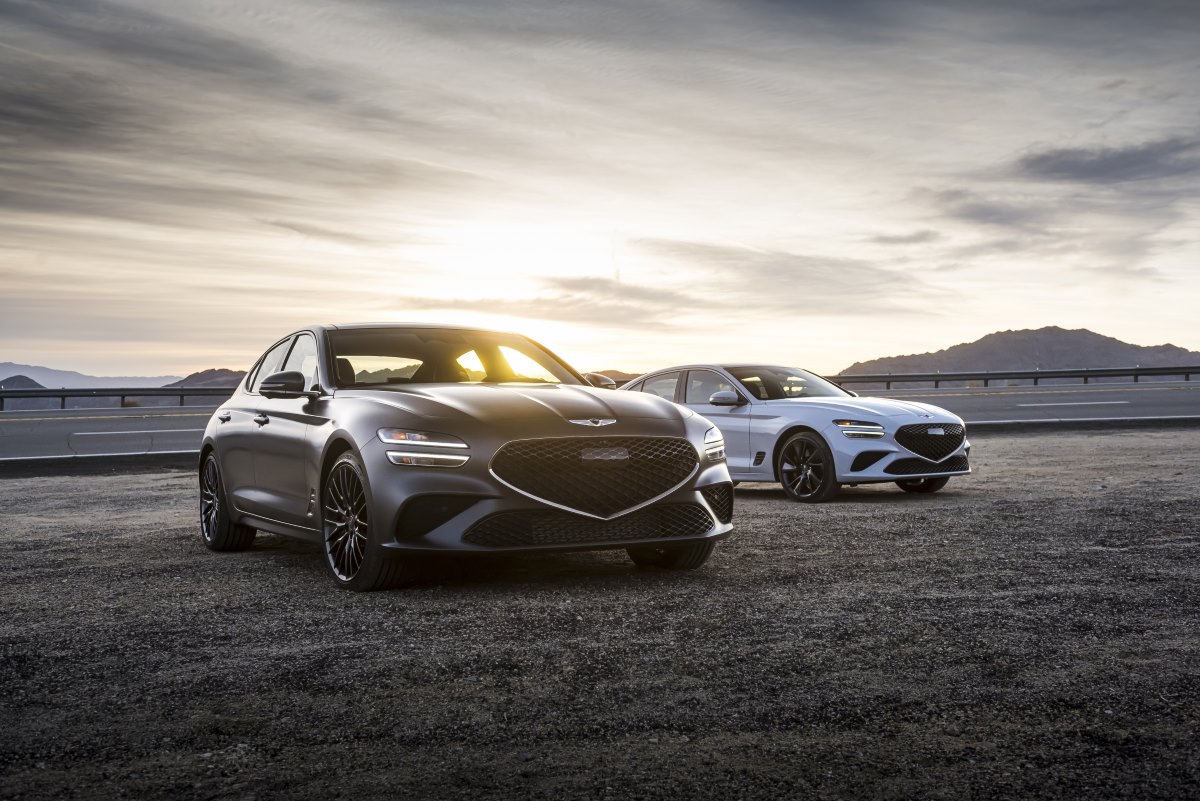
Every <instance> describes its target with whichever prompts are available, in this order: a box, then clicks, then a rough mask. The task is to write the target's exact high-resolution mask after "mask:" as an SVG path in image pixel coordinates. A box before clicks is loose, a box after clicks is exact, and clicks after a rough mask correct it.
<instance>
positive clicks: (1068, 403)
mask: <svg viewBox="0 0 1200 801" xmlns="http://www.w3.org/2000/svg"><path fill="white" fill-rule="evenodd" d="M870 394H874V395H886V396H887V397H892V398H905V399H909V400H921V401H926V402H928V403H933V404H936V405H938V406H943V407H945V408H947V409H949V410H950V411H952V412H954V413H955V414H958V415H960V416H962V418H963V419H964V420H966V421H967V422H968V423H973V422H985V421H998V420H1083V419H1096V418H1145V417H1180V416H1193V417H1195V416H1200V381H1193V382H1184V381H1178V382H1157V383H1154V384H1146V383H1143V384H1134V383H1129V384H1102V385H1087V386H1084V385H1073V386H1057V387H993V388H989V389H984V388H977V389H937V390H934V389H897V390H892V391H890V392H882V391H881V392H872V393H870ZM211 414H212V411H211V408H206V407H199V406H192V407H189V406H185V407H168V408H163V409H153V408H142V409H136V410H135V409H67V410H65V411H60V410H52V411H11V412H0V460H4V459H20V458H29V457H39V456H62V457H69V456H85V455H97V454H142V453H152V452H153V453H169V452H177V451H194V450H196V449H197V447H198V444H199V441H200V435H201V433H202V432H203V430H204V426H205V424H206V423H207V422H208V418H209V416H210V415H211Z"/></svg>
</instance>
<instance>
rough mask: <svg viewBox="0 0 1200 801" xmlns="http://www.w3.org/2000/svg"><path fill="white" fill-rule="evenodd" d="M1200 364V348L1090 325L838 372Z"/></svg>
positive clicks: (1002, 336) (1006, 336) (1024, 332)
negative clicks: (1132, 339)
mask: <svg viewBox="0 0 1200 801" xmlns="http://www.w3.org/2000/svg"><path fill="white" fill-rule="evenodd" d="M1191 364H1197V365H1200V352H1197V351H1190V350H1187V349H1186V348H1181V347H1179V346H1177V345H1171V344H1165V345H1133V344H1130V343H1128V342H1123V341H1121V340H1119V339H1116V338H1115V337H1109V336H1105V335H1103V334H1097V333H1096V332H1094V331H1090V330H1088V329H1086V328H1074V329H1066V328H1060V327H1058V326H1046V327H1044V328H1036V329H1032V328H1025V329H1014V330H1008V331H997V332H995V333H991V334H987V335H986V336H983V337H980V338H979V339H977V340H975V341H974V342H964V343H961V344H958V345H952V346H950V347H948V348H944V349H942V350H938V351H931V352H928V353H915V354H906V355H901V356H884V357H881V358H877V359H868V360H865V361H860V362H855V363H854V364H852V365H850V366H849V367H847V368H845V369H844V370H842V371H841V373H839V375H856V374H857V375H862V374H881V373H935V372H943V373H969V372H982V371H999V370H1074V369H1082V368H1086V367H1135V366H1141V367H1178V366H1185V365H1191Z"/></svg>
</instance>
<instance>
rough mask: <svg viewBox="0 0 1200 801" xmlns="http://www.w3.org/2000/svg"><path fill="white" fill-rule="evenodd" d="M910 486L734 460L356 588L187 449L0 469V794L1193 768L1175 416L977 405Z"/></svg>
mask: <svg viewBox="0 0 1200 801" xmlns="http://www.w3.org/2000/svg"><path fill="white" fill-rule="evenodd" d="M972 440H973V442H974V444H975V448H974V451H973V457H974V458H973V462H974V467H975V469H976V474H975V475H974V476H972V477H970V478H965V479H955V480H953V481H951V482H950V485H949V486H948V487H947V488H946V489H945V490H944V491H943V492H941V493H939V494H937V495H932V496H916V495H906V494H904V493H901V492H899V491H898V490H897V489H896V488H895V487H893V486H891V485H887V486H882V487H860V488H857V489H847V490H846V491H845V492H844V493H843V495H842V496H840V497H839V498H838V499H837V500H836V501H835V502H833V503H830V504H827V505H823V506H816V507H814V506H804V505H798V504H792V503H789V502H788V501H787V500H785V499H784V497H783V495H782V493H781V492H780V491H779V490H778V489H777V488H775V487H772V486H770V485H743V486H742V487H739V489H738V492H737V510H736V517H735V522H736V524H737V527H736V531H735V534H734V536H733V537H732V538H731V539H729V540H728V541H726V542H725V543H723V544H722V545H721V546H719V547H718V549H717V552H716V553H715V554H714V556H713V558H712V560H710V562H709V563H708V564H707V565H706V566H705V567H703V568H701V569H700V570H698V571H695V572H691V573H684V574H673V573H667V572H662V571H643V570H638V569H636V568H635V567H634V566H633V565H632V564H631V563H630V562H628V561H627V560H626V558H625V556H624V554H623V552H615V551H610V552H603V553H584V554H571V555H560V556H544V557H536V558H520V559H509V560H504V561H493V560H475V561H471V562H466V563H463V562H461V561H460V562H453V563H449V564H440V565H433V566H431V567H430V579H429V581H428V583H425V584H422V585H419V586H417V587H414V588H409V589H404V590H398V591H394V592H388V593H376V594H369V595H355V594H351V593H346V592H341V591H338V590H337V589H335V588H334V586H333V584H332V582H331V581H330V580H329V579H328V578H327V577H326V576H325V574H324V567H323V566H322V564H321V561H320V557H319V554H318V551H317V549H316V548H315V547H313V546H309V545H305V544H299V543H295V542H291V541H287V540H284V539H281V538H277V537H273V536H262V535H260V537H259V539H258V541H257V543H256V545H255V547H254V548H253V550H251V551H249V552H247V553H241V554H214V553H209V552H207V551H206V550H205V549H204V548H203V547H202V545H201V541H200V535H199V532H198V527H197V522H196V511H195V507H196V490H195V482H194V480H193V477H192V476H191V475H190V474H188V473H184V472H178V471H174V472H173V471H165V470H161V469H160V470H158V471H156V472H140V473H123V474H116V475H99V476H81V475H76V476H69V477H55V476H47V475H42V476H35V477H25V478H21V477H8V478H5V479H3V480H0V543H2V547H3V553H4V557H5V558H4V560H3V566H2V567H0V571H2V572H0V688H2V693H0V798H5V799H64V798H85V799H98V798H117V797H129V798H162V799H217V798H220V799H224V798H231V799H252V798H256V799H269V798H297V799H313V800H314V801H317V800H320V801H326V800H327V799H339V798H345V799H375V798H434V799H442V798H447V799H449V798H462V799H479V798H513V799H524V798H535V799H536V798H546V799H609V798H611V799H652V798H653V799H659V798H661V799H678V798H706V799H760V798H761V799H783V798H869V799H990V798H1013V799H1018V798H1020V799H1026V798H1030V799H1032V798H1088V799H1104V798H1130V799H1148V798H1161V799H1184V798H1189V797H1190V798H1198V797H1200V746H1198V739H1197V732H1200V614H1198V611H1200V604H1198V603H1197V600H1198V598H1197V578H1198V570H1197V565H1198V563H1197V558H1198V556H1200V553H1198V549H1197V543H1198V535H1200V429H1195V428H1193V429H1177V430H1163V429H1160V430H1139V431H1123V432H1122V431H1115V432H1103V433H1099V432H1097V433H1063V434H1052V435H1051V434H1029V435H1011V434H1005V435H1001V434H987V435H973V436H972Z"/></svg>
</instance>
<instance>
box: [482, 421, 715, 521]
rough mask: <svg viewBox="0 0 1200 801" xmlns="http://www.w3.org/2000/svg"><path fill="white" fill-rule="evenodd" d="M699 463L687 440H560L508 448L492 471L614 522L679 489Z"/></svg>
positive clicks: (543, 495)
mask: <svg viewBox="0 0 1200 801" xmlns="http://www.w3.org/2000/svg"><path fill="white" fill-rule="evenodd" d="M697 461H698V460H697V457H696V450H695V448H693V447H692V446H691V444H690V443H688V441H687V440H685V439H678V438H670V437H560V438H556V439H525V440H518V441H516V442H510V443H508V444H507V445H505V446H504V447H502V448H501V449H500V450H499V451H497V452H496V456H495V457H494V458H493V459H492V472H493V473H495V474H496V475H497V476H498V477H499V478H500V479H502V480H503V481H505V482H507V483H508V484H510V485H511V486H513V487H516V488H517V489H519V490H521V491H522V492H525V493H527V494H529V495H532V496H533V497H535V498H538V499H540V500H543V501H549V502H551V503H554V504H558V505H560V506H565V507H567V508H569V509H576V510H578V511H580V512H587V513H588V514H593V515H597V516H600V517H611V516H612V515H615V514H617V513H618V512H622V511H624V510H626V509H629V508H630V507H633V506H637V505H638V504H641V503H645V502H646V501H649V500H651V499H653V498H657V497H658V496H659V495H662V494H663V493H665V492H668V491H669V490H672V489H674V488H675V487H677V486H679V485H680V484H682V483H683V482H684V481H686V480H687V479H688V477H690V476H691V475H692V473H693V472H694V471H695V470H696V464H697Z"/></svg>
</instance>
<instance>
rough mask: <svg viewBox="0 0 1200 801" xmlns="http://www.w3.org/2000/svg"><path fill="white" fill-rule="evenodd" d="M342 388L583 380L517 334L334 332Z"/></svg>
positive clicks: (411, 330) (421, 330) (428, 330)
mask: <svg viewBox="0 0 1200 801" xmlns="http://www.w3.org/2000/svg"><path fill="white" fill-rule="evenodd" d="M329 341H330V345H331V348H332V350H333V360H334V375H335V376H336V383H337V386H338V387H341V388H346V387H369V386H386V385H389V384H441V383H454V384H467V383H487V384H494V383H504V384H509V383H520V384H579V383H581V382H580V380H579V378H578V377H577V376H576V375H575V374H574V373H573V372H572V371H571V369H570V368H569V367H567V366H566V365H565V364H563V363H562V362H560V361H558V359H556V358H555V357H554V356H553V355H551V354H550V353H548V352H547V351H545V350H543V349H542V348H541V347H539V346H538V345H537V344H536V343H534V342H532V341H531V340H528V339H526V338H525V337H522V336H517V335H515V334H500V333H494V332H490V331H471V330H455V329H438V328H362V329H354V328H352V329H343V330H338V331H331V332H330V334H329Z"/></svg>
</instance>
